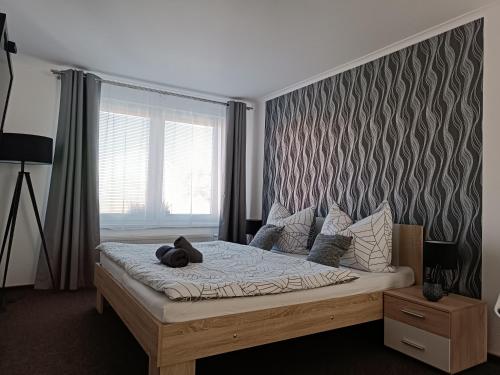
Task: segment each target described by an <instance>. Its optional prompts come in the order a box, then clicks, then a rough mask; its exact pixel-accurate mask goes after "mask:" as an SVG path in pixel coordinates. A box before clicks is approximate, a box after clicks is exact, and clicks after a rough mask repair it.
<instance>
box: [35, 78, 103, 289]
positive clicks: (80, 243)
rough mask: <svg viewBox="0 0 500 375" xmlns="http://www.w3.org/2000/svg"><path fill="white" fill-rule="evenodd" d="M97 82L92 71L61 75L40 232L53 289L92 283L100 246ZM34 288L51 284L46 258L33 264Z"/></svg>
mask: <svg viewBox="0 0 500 375" xmlns="http://www.w3.org/2000/svg"><path fill="white" fill-rule="evenodd" d="M100 91H101V82H100V79H99V78H98V77H97V76H95V75H92V74H84V73H83V72H81V71H77V70H66V71H64V72H63V73H62V74H61V99H60V106H59V121H58V127H57V139H56V146H55V154H54V165H53V167H52V177H51V180H50V191H49V199H48V203H47V211H46V214H45V226H44V231H45V235H46V238H47V248H48V251H49V257H50V260H51V264H52V269H53V271H54V276H55V278H56V283H57V285H56V288H59V289H70V290H74V289H78V288H80V287H87V286H91V285H92V283H93V282H92V281H93V269H94V260H95V254H96V253H95V247H96V246H97V245H98V244H99V241H100V238H99V204H98V191H97V189H98V181H97V152H98V134H99V133H98V123H99V102H100V96H101V95H100ZM35 287H36V288H40V289H45V288H51V287H52V285H51V282H50V276H49V272H48V269H47V265H46V262H45V260H43V259H42V258H41V257H40V259H39V262H38V270H37V275H36V281H35Z"/></svg>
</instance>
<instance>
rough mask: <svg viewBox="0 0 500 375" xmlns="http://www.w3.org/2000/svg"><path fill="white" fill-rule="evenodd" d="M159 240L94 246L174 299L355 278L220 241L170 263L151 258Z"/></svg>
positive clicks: (302, 287)
mask: <svg viewBox="0 0 500 375" xmlns="http://www.w3.org/2000/svg"><path fill="white" fill-rule="evenodd" d="M159 246H161V244H124V243H116V242H107V243H103V244H101V245H99V246H98V248H97V249H98V250H100V251H102V252H103V253H104V254H106V256H107V257H109V258H110V259H111V260H113V261H114V262H115V263H117V264H118V265H120V266H121V267H122V268H123V269H124V270H125V271H126V272H127V274H128V275H130V276H131V277H132V278H134V279H136V280H138V281H140V282H141V283H143V284H145V285H148V286H150V287H151V288H153V289H154V290H156V291H158V292H162V293H165V294H166V295H167V297H168V298H169V299H171V300H176V301H182V300H184V301H187V300H199V299H211V298H230V297H244V296H256V295H266V294H279V293H286V292H291V291H296V290H306V289H313V288H319V287H323V286H327V285H335V284H342V283H346V282H349V281H352V280H355V279H357V278H358V275H357V274H356V273H354V272H352V271H350V270H346V269H339V268H332V267H327V266H323V265H321V264H317V263H312V262H308V261H306V260H303V259H300V258H293V257H289V256H286V255H281V254H275V253H272V252H269V251H264V250H261V249H258V248H255V247H251V246H246V245H238V244H234V243H229V242H224V241H214V242H202V243H196V244H194V246H195V247H196V248H197V249H198V250H200V251H201V252H202V253H203V263H190V264H189V265H187V266H186V267H182V268H170V267H167V266H165V265H163V264H161V263H160V262H159V261H158V260H157V259H156V257H155V251H156V249H157V248H158V247H159Z"/></svg>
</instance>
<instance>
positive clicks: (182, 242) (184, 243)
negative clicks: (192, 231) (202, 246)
mask: <svg viewBox="0 0 500 375" xmlns="http://www.w3.org/2000/svg"><path fill="white" fill-rule="evenodd" d="M174 246H175V247H176V248H180V249H184V250H185V251H186V252H187V254H188V257H189V261H190V262H191V263H201V262H203V254H202V253H201V252H200V251H199V250H196V249H195V248H194V247H193V245H191V243H190V242H189V241H188V240H186V239H185V238H184V237H182V236H180V237H179V238H178V239H176V240H175V242H174Z"/></svg>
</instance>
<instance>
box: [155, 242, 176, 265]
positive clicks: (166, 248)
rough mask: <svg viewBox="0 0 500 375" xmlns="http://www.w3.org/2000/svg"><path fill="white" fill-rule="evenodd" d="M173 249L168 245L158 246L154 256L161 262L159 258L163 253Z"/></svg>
mask: <svg viewBox="0 0 500 375" xmlns="http://www.w3.org/2000/svg"><path fill="white" fill-rule="evenodd" d="M171 249H173V247H172V246H168V245H163V246H160V247H159V248H158V250H156V257H157V258H158V260H159V261H160V262H161V258H162V257H163V256H164V255H165V253H166V252H167V251H169V250H171Z"/></svg>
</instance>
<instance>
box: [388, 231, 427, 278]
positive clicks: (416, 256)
mask: <svg viewBox="0 0 500 375" xmlns="http://www.w3.org/2000/svg"><path fill="white" fill-rule="evenodd" d="M423 242H424V228H423V227H422V226H421V225H407V224H394V226H393V227H392V264H393V265H395V266H407V267H411V268H412V269H413V272H414V273H415V284H416V285H420V284H422V280H423V276H424V275H423Z"/></svg>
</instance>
